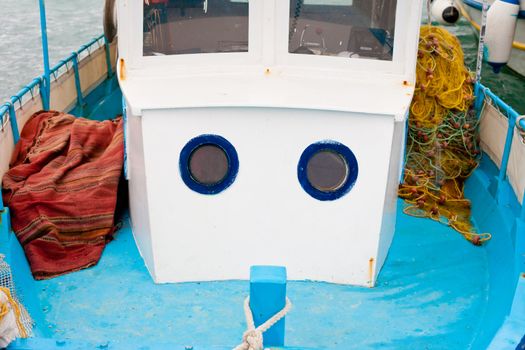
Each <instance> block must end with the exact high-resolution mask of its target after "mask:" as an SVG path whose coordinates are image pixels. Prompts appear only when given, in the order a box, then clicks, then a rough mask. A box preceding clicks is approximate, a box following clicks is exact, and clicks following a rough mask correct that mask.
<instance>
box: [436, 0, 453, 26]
mask: <svg viewBox="0 0 525 350" xmlns="http://www.w3.org/2000/svg"><path fill="white" fill-rule="evenodd" d="M430 14H431V16H432V18H433V19H434V20H435V21H437V22H439V23H440V24H444V25H451V24H454V23H456V22H457V21H458V19H459V9H458V7H457V6H456V4H455V1H454V0H433V1H432V7H431V9H430Z"/></svg>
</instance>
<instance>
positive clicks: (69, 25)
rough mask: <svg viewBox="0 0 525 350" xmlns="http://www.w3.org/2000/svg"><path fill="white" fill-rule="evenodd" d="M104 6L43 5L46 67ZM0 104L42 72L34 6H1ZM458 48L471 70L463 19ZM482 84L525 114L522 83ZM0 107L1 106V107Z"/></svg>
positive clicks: (1, 0) (55, 0)
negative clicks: (45, 34)
mask: <svg viewBox="0 0 525 350" xmlns="http://www.w3.org/2000/svg"><path fill="white" fill-rule="evenodd" d="M103 4H104V0H47V1H46V5H47V17H48V37H49V51H50V61H51V65H54V64H56V63H57V62H58V61H59V60H60V59H61V58H63V57H65V56H67V55H68V54H69V53H71V52H72V51H74V50H77V49H78V48H79V47H80V46H81V45H82V44H85V43H86V42H88V41H89V40H90V39H92V38H94V37H95V36H97V35H98V34H101V33H102V8H103ZM0 14H2V23H1V26H0V101H2V102H3V101H5V100H6V99H7V98H8V97H9V96H11V95H13V94H15V93H16V92H17V91H18V90H20V88H21V87H22V86H24V85H25V84H27V83H29V82H30V81H31V80H32V79H33V78H34V77H36V76H38V75H39V74H41V73H42V72H43V68H42V51H41V46H40V17H39V11H38V0H0ZM449 29H450V30H451V31H452V32H454V33H455V34H456V35H457V36H458V37H459V38H460V40H461V42H462V43H463V48H464V50H465V57H466V59H465V60H466V64H467V65H468V66H469V68H470V69H472V70H474V69H475V66H476V53H477V37H476V34H475V30H474V29H472V28H471V27H470V25H469V23H468V22H467V21H466V20H464V19H462V20H460V22H459V23H458V24H457V25H456V26H454V27H450V28H449ZM483 69H484V70H483V77H482V82H483V83H484V84H485V85H487V86H489V87H490V88H491V89H492V90H493V91H494V92H495V93H497V94H498V95H499V96H501V97H502V98H503V99H504V100H505V101H507V102H508V103H509V104H510V105H511V106H513V107H514V108H515V109H517V111H518V112H519V113H521V114H525V98H524V96H525V79H524V78H522V77H520V76H519V75H517V74H516V73H514V72H513V71H511V70H510V69H508V68H507V69H504V70H503V72H502V73H500V74H494V73H492V71H491V68H490V67H489V66H488V65H486V64H485V65H484V67H483ZM2 102H0V103H2Z"/></svg>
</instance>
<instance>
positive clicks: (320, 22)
mask: <svg viewBox="0 0 525 350" xmlns="http://www.w3.org/2000/svg"><path fill="white" fill-rule="evenodd" d="M396 5H397V0H290V25H289V45H288V50H289V52H290V53H295V54H309V55H325V56H339V57H347V58H348V57H351V58H367V59H378V60H392V55H393V49H394V29H395V13H396Z"/></svg>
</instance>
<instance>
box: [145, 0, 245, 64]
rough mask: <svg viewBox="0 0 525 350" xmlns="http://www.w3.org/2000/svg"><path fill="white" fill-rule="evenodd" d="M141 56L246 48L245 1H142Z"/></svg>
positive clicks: (232, 50) (242, 50)
mask: <svg viewBox="0 0 525 350" xmlns="http://www.w3.org/2000/svg"><path fill="white" fill-rule="evenodd" d="M143 27H144V28H143V31H144V35H143V42H144V46H143V47H144V50H143V54H144V55H145V56H153V55H179V54H192V53H214V52H247V51H248V1H239V0H144V24H143Z"/></svg>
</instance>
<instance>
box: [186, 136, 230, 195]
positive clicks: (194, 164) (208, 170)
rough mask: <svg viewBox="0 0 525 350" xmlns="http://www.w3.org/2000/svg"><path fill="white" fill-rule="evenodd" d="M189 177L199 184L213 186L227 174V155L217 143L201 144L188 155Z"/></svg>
mask: <svg viewBox="0 0 525 350" xmlns="http://www.w3.org/2000/svg"><path fill="white" fill-rule="evenodd" d="M189 170H190V174H191V177H192V178H193V179H194V180H195V181H197V182H198V183H200V184H203V185H206V186H213V185H216V184H218V183H219V182H221V181H222V180H223V179H224V178H225V177H226V175H227V174H228V156H227V155H226V153H225V152H224V150H223V149H222V148H221V147H219V146H217V145H202V146H199V147H197V148H196V149H195V150H194V151H193V152H192V153H191V155H190V162H189Z"/></svg>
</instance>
